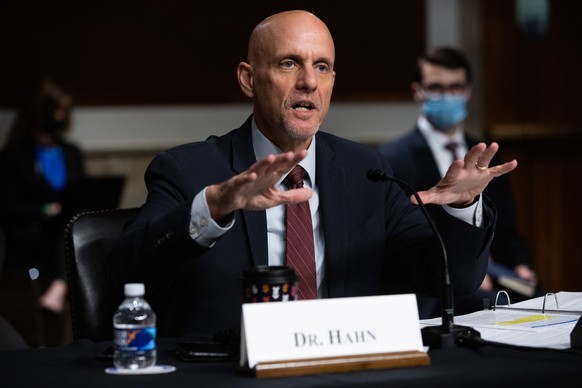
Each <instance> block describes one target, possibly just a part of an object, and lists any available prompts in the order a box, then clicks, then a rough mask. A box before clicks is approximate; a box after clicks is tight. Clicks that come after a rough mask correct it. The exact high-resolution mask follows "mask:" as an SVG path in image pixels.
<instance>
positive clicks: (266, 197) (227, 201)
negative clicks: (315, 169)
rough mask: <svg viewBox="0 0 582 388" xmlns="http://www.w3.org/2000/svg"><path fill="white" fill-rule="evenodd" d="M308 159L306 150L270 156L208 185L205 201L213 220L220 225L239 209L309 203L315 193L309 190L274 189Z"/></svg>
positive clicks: (259, 208)
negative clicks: (224, 179) (221, 180)
mask: <svg viewBox="0 0 582 388" xmlns="http://www.w3.org/2000/svg"><path fill="white" fill-rule="evenodd" d="M306 156H307V150H302V151H299V152H286V153H283V154H278V155H269V156H267V157H265V158H264V159H262V160H260V161H258V162H256V163H255V164H253V165H252V166H251V167H250V168H249V169H248V170H246V171H244V172H242V173H240V174H238V175H235V176H233V177H232V178H230V179H229V180H227V181H225V182H222V183H219V184H216V185H211V186H208V188H207V190H206V201H207V203H208V208H209V209H210V214H211V216H212V218H213V219H214V220H215V221H217V222H220V221H221V220H223V219H224V218H225V217H226V216H228V215H229V214H231V213H232V212H233V211H235V210H238V209H247V210H265V209H268V208H270V207H273V206H277V205H281V204H288V203H300V202H305V201H307V200H308V199H309V198H311V196H312V194H313V193H312V191H311V189H309V188H301V189H293V190H286V191H280V190H277V189H276V188H275V185H276V184H277V182H279V180H280V179H281V178H282V177H283V175H284V174H287V173H288V172H289V171H290V170H291V169H292V168H293V167H294V166H295V165H297V163H299V162H300V161H301V160H303V159H304V158H305V157H306Z"/></svg>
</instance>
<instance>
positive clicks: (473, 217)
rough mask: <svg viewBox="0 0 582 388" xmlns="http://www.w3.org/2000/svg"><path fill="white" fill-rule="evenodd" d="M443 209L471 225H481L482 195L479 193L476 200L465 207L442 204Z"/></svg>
mask: <svg viewBox="0 0 582 388" xmlns="http://www.w3.org/2000/svg"><path fill="white" fill-rule="evenodd" d="M443 209H445V211H446V212H447V213H449V214H450V215H452V216H453V217H455V218H458V219H459V220H461V221H465V222H466V223H467V224H471V225H473V226H483V196H482V195H479V199H478V200H477V202H475V203H474V204H472V205H471V206H468V207H465V208H461V209H459V208H456V207H451V206H449V205H443Z"/></svg>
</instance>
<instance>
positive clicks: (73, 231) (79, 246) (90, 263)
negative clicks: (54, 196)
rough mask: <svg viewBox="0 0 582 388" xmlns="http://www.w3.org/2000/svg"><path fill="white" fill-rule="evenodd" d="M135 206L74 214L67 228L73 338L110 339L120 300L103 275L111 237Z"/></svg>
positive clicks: (118, 232)
mask: <svg viewBox="0 0 582 388" xmlns="http://www.w3.org/2000/svg"><path fill="white" fill-rule="evenodd" d="M137 211H138V208H129V209H112V210H99V211H92V212H86V213H81V214H78V215H76V216H75V217H73V218H72V219H71V220H70V221H69V223H68V225H67V227H66V229H65V237H66V241H67V244H66V255H65V257H66V263H67V279H68V283H69V293H68V295H69V304H70V310H71V321H72V327H73V339H75V340H77V339H80V338H88V339H91V340H93V341H96V342H100V341H107V340H112V339H113V324H112V319H113V314H114V313H115V310H116V309H117V307H118V306H119V304H120V303H121V301H122V300H123V290H122V289H120V290H114V289H112V287H111V286H110V285H109V284H108V283H107V281H106V277H105V261H106V260H107V254H108V252H109V250H110V249H111V246H112V244H113V242H114V240H115V239H116V238H117V236H119V235H120V234H121V232H122V230H123V227H124V225H125V223H126V222H127V221H129V220H130V219H132V218H133V217H135V215H136V214H137Z"/></svg>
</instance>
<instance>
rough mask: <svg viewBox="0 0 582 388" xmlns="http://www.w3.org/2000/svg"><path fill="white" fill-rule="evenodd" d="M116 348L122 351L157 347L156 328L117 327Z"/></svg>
mask: <svg viewBox="0 0 582 388" xmlns="http://www.w3.org/2000/svg"><path fill="white" fill-rule="evenodd" d="M114 342H115V348H116V349H117V350H121V351H146V350H155V349H156V328H155V327H144V328H139V329H115V339H114Z"/></svg>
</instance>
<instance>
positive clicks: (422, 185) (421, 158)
mask: <svg viewBox="0 0 582 388" xmlns="http://www.w3.org/2000/svg"><path fill="white" fill-rule="evenodd" d="M413 149H414V153H415V157H414V160H416V161H417V165H416V168H417V170H418V175H417V176H418V179H419V182H418V184H417V185H416V187H415V189H417V190H427V189H428V188H430V187H432V186H434V185H435V184H436V183H437V182H438V181H439V180H440V179H441V174H440V172H439V168H438V166H437V164H436V161H435V160H434V157H433V155H432V152H431V150H430V147H429V146H428V143H427V142H426V139H425V138H424V136H422V133H421V132H420V129H418V128H416V129H415V131H414V137H413Z"/></svg>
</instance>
